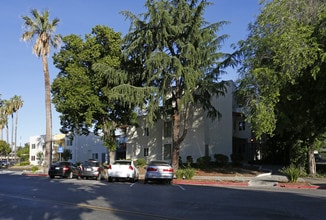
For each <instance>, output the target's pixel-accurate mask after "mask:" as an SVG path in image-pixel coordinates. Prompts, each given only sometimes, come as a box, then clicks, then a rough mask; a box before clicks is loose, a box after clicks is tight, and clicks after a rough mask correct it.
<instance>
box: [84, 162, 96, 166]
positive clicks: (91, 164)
mask: <svg viewBox="0 0 326 220" xmlns="http://www.w3.org/2000/svg"><path fill="white" fill-rule="evenodd" d="M84 166H90V167H98V166H99V162H95V161H85V163H84Z"/></svg>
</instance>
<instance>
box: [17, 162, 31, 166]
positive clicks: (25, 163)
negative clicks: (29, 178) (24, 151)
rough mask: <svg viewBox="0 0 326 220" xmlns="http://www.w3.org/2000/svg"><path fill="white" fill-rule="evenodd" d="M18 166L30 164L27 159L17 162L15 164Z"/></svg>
mask: <svg viewBox="0 0 326 220" xmlns="http://www.w3.org/2000/svg"><path fill="white" fill-rule="evenodd" d="M17 165H18V166H27V165H30V163H29V161H22V162H20V163H19V164H17Z"/></svg>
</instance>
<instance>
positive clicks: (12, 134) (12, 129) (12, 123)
mask: <svg viewBox="0 0 326 220" xmlns="http://www.w3.org/2000/svg"><path fill="white" fill-rule="evenodd" d="M10 146H11V151H14V150H15V149H14V113H12V114H11V144H10Z"/></svg>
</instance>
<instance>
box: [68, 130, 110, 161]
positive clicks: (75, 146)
mask: <svg viewBox="0 0 326 220" xmlns="http://www.w3.org/2000/svg"><path fill="white" fill-rule="evenodd" d="M67 139H68V137H66V146H65V147H64V148H65V149H69V150H71V153H72V159H71V161H72V162H75V163H76V162H83V161H86V160H88V159H96V160H98V161H100V162H105V160H104V161H103V160H102V159H103V158H102V154H105V158H106V159H107V158H108V151H107V148H106V147H105V146H104V145H103V141H102V140H101V137H99V136H96V135H94V134H93V133H89V135H87V136H86V135H81V136H78V135H75V136H74V137H73V141H72V145H68V144H67V143H69V141H67ZM95 154H97V155H98V158H94V156H95Z"/></svg>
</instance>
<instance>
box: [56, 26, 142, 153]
mask: <svg viewBox="0 0 326 220" xmlns="http://www.w3.org/2000/svg"><path fill="white" fill-rule="evenodd" d="M63 43H64V45H63V47H62V48H61V50H60V52H59V53H57V54H55V55H54V56H53V59H54V64H55V66H56V67H57V68H58V69H59V70H60V72H59V74H58V76H57V77H56V78H55V79H54V81H53V84H52V94H53V103H54V104H55V108H56V110H57V111H58V112H60V113H61V116H60V119H61V125H62V129H61V130H62V132H63V133H67V132H72V133H73V134H76V133H77V134H85V135H87V134H88V133H89V132H90V130H91V129H93V128H94V133H95V134H103V136H102V138H103V141H104V144H105V146H107V147H108V149H109V150H110V151H111V152H114V151H115V149H116V144H115V137H114V130H115V129H116V128H117V127H120V126H122V125H128V124H133V123H134V121H135V120H136V116H137V115H136V113H135V112H134V111H133V105H132V104H131V103H132V102H130V100H133V102H137V100H139V102H143V99H142V97H143V96H144V95H142V94H141V92H142V91H143V90H144V89H143V88H136V87H134V86H131V85H130V81H132V79H131V78H130V77H128V75H127V73H126V72H124V71H123V70H122V68H121V66H124V63H121V61H122V58H123V57H122V53H121V34H120V33H116V32H114V31H113V29H111V28H108V27H106V26H101V25H97V26H95V27H94V28H93V29H92V32H91V34H86V35H85V39H82V38H81V37H80V36H77V35H73V34H72V35H68V36H65V37H64V38H63ZM126 66H128V65H126ZM128 82H129V83H128ZM117 87H118V88H119V89H118V90H117ZM122 90H123V91H122ZM127 99H128V100H129V101H128V100H127Z"/></svg>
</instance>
